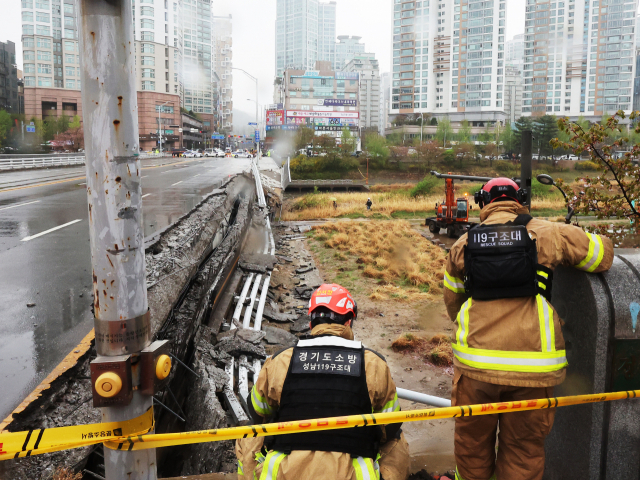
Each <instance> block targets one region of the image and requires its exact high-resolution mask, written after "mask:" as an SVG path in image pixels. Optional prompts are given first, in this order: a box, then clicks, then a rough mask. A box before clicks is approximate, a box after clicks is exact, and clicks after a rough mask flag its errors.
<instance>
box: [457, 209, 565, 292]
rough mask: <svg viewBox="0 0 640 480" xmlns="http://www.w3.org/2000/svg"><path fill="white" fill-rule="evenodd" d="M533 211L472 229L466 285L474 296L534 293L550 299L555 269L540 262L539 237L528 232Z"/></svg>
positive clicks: (466, 269) (465, 264)
mask: <svg viewBox="0 0 640 480" xmlns="http://www.w3.org/2000/svg"><path fill="white" fill-rule="evenodd" d="M530 220H531V216H530V215H526V214H524V215H518V217H517V218H516V219H515V220H514V221H513V222H509V223H506V224H494V225H477V226H475V227H472V228H471V229H469V233H468V238H467V245H466V247H465V251H464V269H465V281H464V288H465V291H466V293H467V294H469V295H471V297H472V298H473V299H474V300H495V299H499V298H513V297H533V296H536V295H537V294H541V295H543V296H544V297H545V298H547V300H551V282H552V279H553V271H552V270H550V269H548V268H546V267H544V266H542V265H539V264H538V250H537V247H536V241H535V240H533V239H532V238H531V237H530V236H529V232H528V231H527V227H526V225H527V223H529V221H530Z"/></svg>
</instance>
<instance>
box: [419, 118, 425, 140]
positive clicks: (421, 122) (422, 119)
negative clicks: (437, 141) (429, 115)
mask: <svg viewBox="0 0 640 480" xmlns="http://www.w3.org/2000/svg"><path fill="white" fill-rule="evenodd" d="M423 130H424V113H421V114H420V145H422V131H423Z"/></svg>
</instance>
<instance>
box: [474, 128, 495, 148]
mask: <svg viewBox="0 0 640 480" xmlns="http://www.w3.org/2000/svg"><path fill="white" fill-rule="evenodd" d="M478 140H479V141H480V142H482V143H483V144H485V145H486V144H487V143H489V142H492V141H493V140H494V135H493V132H492V131H491V130H489V124H488V123H487V124H486V125H485V127H484V132H482V133H481V134H480V135H478Z"/></svg>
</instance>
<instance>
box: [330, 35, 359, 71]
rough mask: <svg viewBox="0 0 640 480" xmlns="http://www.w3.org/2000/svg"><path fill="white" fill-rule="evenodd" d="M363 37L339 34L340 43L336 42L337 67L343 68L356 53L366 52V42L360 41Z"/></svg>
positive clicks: (338, 68)
mask: <svg viewBox="0 0 640 480" xmlns="http://www.w3.org/2000/svg"><path fill="white" fill-rule="evenodd" d="M361 38H362V37H356V36H353V37H351V36H349V35H339V36H338V43H336V62H335V69H336V70H341V69H343V68H344V67H345V65H346V64H347V63H349V62H350V61H351V59H352V58H354V57H355V56H356V55H360V54H363V53H364V50H365V46H364V43H360V39H361Z"/></svg>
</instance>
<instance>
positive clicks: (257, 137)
mask: <svg viewBox="0 0 640 480" xmlns="http://www.w3.org/2000/svg"><path fill="white" fill-rule="evenodd" d="M259 141H260V131H259V130H256V143H258V142H259Z"/></svg>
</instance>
